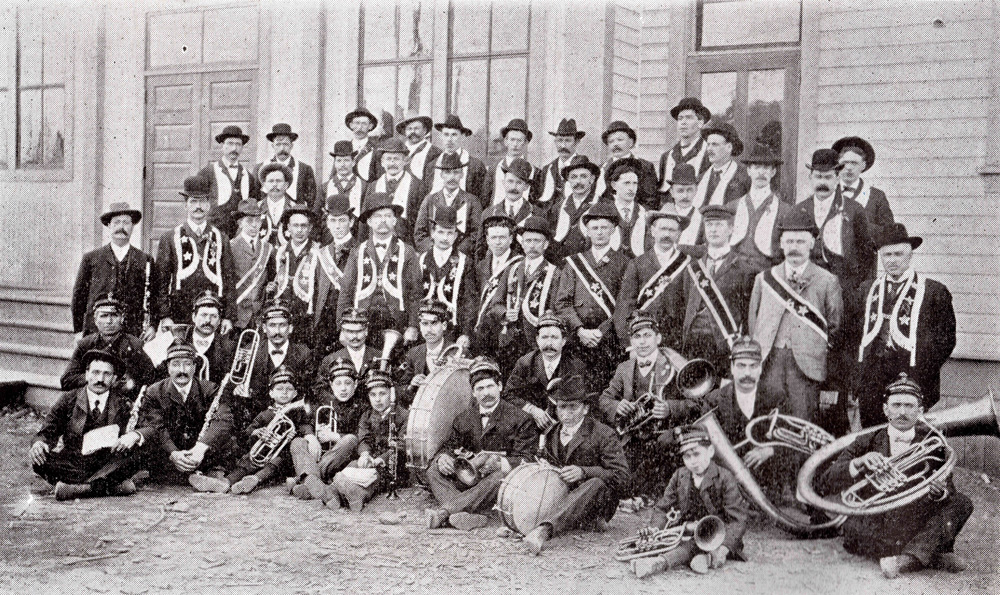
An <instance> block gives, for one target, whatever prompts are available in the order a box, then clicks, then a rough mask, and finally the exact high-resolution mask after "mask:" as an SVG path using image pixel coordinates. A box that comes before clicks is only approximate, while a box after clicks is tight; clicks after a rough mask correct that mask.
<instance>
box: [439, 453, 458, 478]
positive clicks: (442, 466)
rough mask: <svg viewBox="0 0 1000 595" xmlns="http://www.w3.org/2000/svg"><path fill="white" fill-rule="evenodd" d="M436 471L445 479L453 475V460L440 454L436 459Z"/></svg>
mask: <svg viewBox="0 0 1000 595" xmlns="http://www.w3.org/2000/svg"><path fill="white" fill-rule="evenodd" d="M438 471H440V472H441V475H444V476H445V477H451V476H452V475H454V474H455V459H453V458H452V457H451V455H447V454H442V455H441V456H439V457H438Z"/></svg>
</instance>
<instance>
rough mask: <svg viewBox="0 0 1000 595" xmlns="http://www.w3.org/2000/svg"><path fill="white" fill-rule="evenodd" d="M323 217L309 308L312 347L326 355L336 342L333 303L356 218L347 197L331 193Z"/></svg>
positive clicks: (348, 252)
mask: <svg viewBox="0 0 1000 595" xmlns="http://www.w3.org/2000/svg"><path fill="white" fill-rule="evenodd" d="M323 216H324V221H325V222H326V225H325V226H324V228H323V232H322V234H321V240H320V247H319V248H317V249H316V255H317V257H318V258H319V266H320V274H318V275H317V278H316V297H315V301H314V307H313V326H314V328H315V333H314V336H313V341H314V343H313V349H315V350H316V351H317V352H318V353H321V354H326V353H330V352H331V351H332V350H333V349H334V347H335V346H336V345H337V302H338V301H339V299H340V292H341V290H342V289H343V287H342V283H343V281H344V271H345V270H346V269H347V259H348V258H350V255H351V251H352V250H354V246H356V245H357V240H356V239H355V238H354V235H353V234H352V233H351V230H352V229H353V227H354V223H355V220H356V217H355V216H354V212H353V211H352V210H351V205H350V199H349V198H348V197H347V196H345V195H343V194H334V195H332V196H329V197H327V199H326V208H324V209H323Z"/></svg>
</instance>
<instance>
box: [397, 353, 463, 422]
mask: <svg viewBox="0 0 1000 595" xmlns="http://www.w3.org/2000/svg"><path fill="white" fill-rule="evenodd" d="M444 343H445V344H444V346H443V347H441V350H442V351H444V350H445V349H448V348H449V347H451V345H450V344H448V341H447V340H445V342H444ZM453 352H454V350H453ZM403 362H404V371H403V373H402V374H401V375H400V377H399V381H398V382H397V383H396V388H397V390H396V394H398V395H399V397H400V403H401V404H402V405H404V406H406V407H409V406H410V404H411V403H413V399H415V398H416V396H417V391H418V390H419V388H418V387H411V386H410V382H412V381H413V378H414V377H415V376H420V375H421V374H423V375H425V376H426V375H428V374H430V372H429V370H428V367H427V343H420V344H419V345H414V346H413V347H410V348H409V349H408V350H407V351H406V356H405V358H404V360H403Z"/></svg>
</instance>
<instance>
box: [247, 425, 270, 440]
mask: <svg viewBox="0 0 1000 595" xmlns="http://www.w3.org/2000/svg"><path fill="white" fill-rule="evenodd" d="M266 433H267V427H266V426H265V427H260V428H257V429H256V430H254V431H252V432H250V436H252V437H254V438H257V439H260V437H261V436H263V435H264V434H266Z"/></svg>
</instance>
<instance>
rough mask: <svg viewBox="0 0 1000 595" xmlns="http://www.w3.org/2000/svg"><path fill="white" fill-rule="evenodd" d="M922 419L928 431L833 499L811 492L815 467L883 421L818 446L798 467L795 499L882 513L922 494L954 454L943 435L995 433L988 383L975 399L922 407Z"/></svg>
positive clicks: (841, 510)
mask: <svg viewBox="0 0 1000 595" xmlns="http://www.w3.org/2000/svg"><path fill="white" fill-rule="evenodd" d="M923 422H924V423H925V424H926V425H928V426H930V428H931V431H930V433H928V434H927V436H926V437H925V438H924V439H923V440H922V441H920V442H918V443H916V444H911V445H910V448H908V449H907V450H905V451H904V452H902V453H899V454H897V455H896V456H894V457H891V458H890V459H889V460H888V462H889V467H888V468H887V469H885V470H879V471H867V472H866V473H865V477H864V479H862V480H860V481H858V482H856V483H855V484H854V485H852V486H851V487H849V488H848V489H847V490H845V491H844V492H842V493H841V494H840V498H839V500H840V501H839V502H838V501H834V500H830V499H826V498H823V497H822V496H820V495H819V494H818V493H816V490H815V489H814V488H813V480H814V477H815V475H816V470H817V469H819V468H820V467H821V466H822V465H823V464H824V463H826V462H828V461H831V460H833V459H835V458H836V457H837V456H839V455H840V453H841V451H843V450H844V449H845V448H847V447H848V446H850V445H851V444H853V443H854V441H855V440H857V439H858V438H861V437H862V436H867V435H869V434H873V433H875V432H878V431H880V430H883V429H885V428H886V427H887V426H888V424H882V425H880V426H874V427H871V428H866V429H864V430H862V431H860V432H856V433H854V434H848V435H846V436H842V437H840V438H838V439H836V440H834V441H833V442H831V443H829V444H827V445H826V446H824V447H823V448H821V449H819V450H818V451H816V452H815V453H813V455H812V456H811V457H809V459H807V460H806V462H805V463H804V464H803V465H802V469H800V470H799V477H798V485H797V495H798V498H799V500H802V501H803V502H805V503H807V504H811V505H812V506H815V507H816V508H819V509H821V510H825V511H827V512H833V513H836V514H842V515H848V516H863V515H874V514H884V513H886V512H889V511H890V510H895V509H897V508H901V507H903V506H906V505H908V504H911V503H913V502H915V501H917V500H919V499H920V498H923V497H924V496H925V495H927V493H928V491H930V485H931V484H932V483H934V482H936V481H939V480H941V479H944V478H946V477H948V475H949V474H950V473H951V471H952V469H954V467H955V460H956V455H955V451H954V450H953V449H952V448H951V447H950V446H949V445H948V442H947V440H946V439H945V438H946V437H960V436H996V437H1000V426H998V424H1000V404H998V403H997V401H996V400H995V399H994V397H993V390H992V389H990V393H989V395H987V396H985V397H983V398H982V399H979V400H978V401H974V402H972V403H965V404H962V405H957V406H955V407H949V408H948V409H942V410H941V411H934V412H931V413H928V414H926V415H925V416H924V419H923Z"/></svg>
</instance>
